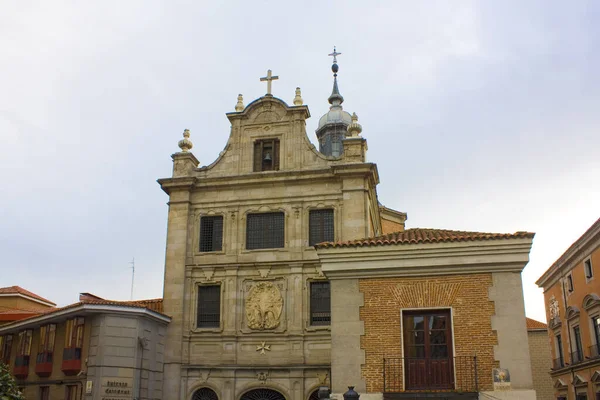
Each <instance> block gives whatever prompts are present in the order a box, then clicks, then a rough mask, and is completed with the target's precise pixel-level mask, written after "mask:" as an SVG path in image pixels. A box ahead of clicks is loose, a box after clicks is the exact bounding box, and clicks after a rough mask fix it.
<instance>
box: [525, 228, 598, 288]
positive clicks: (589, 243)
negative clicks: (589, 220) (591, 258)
mask: <svg viewBox="0 0 600 400" xmlns="http://www.w3.org/2000/svg"><path fill="white" fill-rule="evenodd" d="M598 247H600V219H598V220H597V221H596V222H595V223H594V224H593V225H592V226H591V227H590V228H589V229H588V230H587V231H586V232H585V233H584V234H583V235H581V237H580V238H579V239H577V240H576V241H575V242H574V243H573V244H572V245H571V246H570V247H569V248H568V249H567V250H566V251H565V252H564V253H563V254H562V255H561V256H560V257H559V258H558V260H556V261H555V262H554V263H553V264H552V265H551V266H550V268H548V270H547V271H546V272H544V274H543V275H542V276H541V277H540V278H539V279H538V280H537V281H536V282H535V283H536V285H538V286H539V287H543V288H544V289H546V288H549V287H551V286H553V285H554V284H555V283H556V281H557V280H558V279H559V278H560V276H561V275H564V273H566V272H568V271H570V270H571V269H573V267H575V265H577V264H578V263H580V262H581V261H582V260H583V258H585V257H587V255H588V254H589V253H591V252H592V251H593V250H594V249H596V248H598Z"/></svg>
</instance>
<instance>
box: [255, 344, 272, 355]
mask: <svg viewBox="0 0 600 400" xmlns="http://www.w3.org/2000/svg"><path fill="white" fill-rule="evenodd" d="M265 350H266V351H271V345H270V344H266V343H265V342H261V344H260V346H256V351H260V354H266V353H265Z"/></svg>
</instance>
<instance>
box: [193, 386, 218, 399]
mask: <svg viewBox="0 0 600 400" xmlns="http://www.w3.org/2000/svg"><path fill="white" fill-rule="evenodd" d="M192 400H219V397H218V396H217V394H216V393H215V391H214V390H212V389H209V388H201V389H198V390H196V391H195V392H194V395H193V396H192Z"/></svg>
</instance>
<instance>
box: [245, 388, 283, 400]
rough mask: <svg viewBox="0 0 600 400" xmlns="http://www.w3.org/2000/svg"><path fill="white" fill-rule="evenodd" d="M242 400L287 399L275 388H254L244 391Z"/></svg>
mask: <svg viewBox="0 0 600 400" xmlns="http://www.w3.org/2000/svg"><path fill="white" fill-rule="evenodd" d="M240 400H285V397H283V395H282V394H281V393H279V392H276V391H275V390H271V389H254V390H251V391H249V392H246V393H244V395H243V396H242V398H241V399H240Z"/></svg>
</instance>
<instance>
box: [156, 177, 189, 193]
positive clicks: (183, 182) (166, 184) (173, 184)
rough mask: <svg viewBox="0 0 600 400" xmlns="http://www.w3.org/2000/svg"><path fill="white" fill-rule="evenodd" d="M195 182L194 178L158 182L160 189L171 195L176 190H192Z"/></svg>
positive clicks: (166, 179)
mask: <svg viewBox="0 0 600 400" xmlns="http://www.w3.org/2000/svg"><path fill="white" fill-rule="evenodd" d="M195 181H196V178H194V177H182V178H163V179H158V180H157V182H158V184H159V185H160V188H161V189H162V190H163V191H164V192H165V193H167V194H171V192H172V191H174V190H191V189H192V188H193V187H194V183H195Z"/></svg>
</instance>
